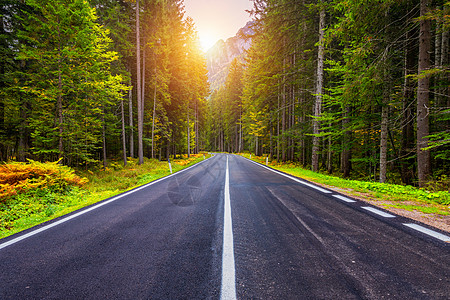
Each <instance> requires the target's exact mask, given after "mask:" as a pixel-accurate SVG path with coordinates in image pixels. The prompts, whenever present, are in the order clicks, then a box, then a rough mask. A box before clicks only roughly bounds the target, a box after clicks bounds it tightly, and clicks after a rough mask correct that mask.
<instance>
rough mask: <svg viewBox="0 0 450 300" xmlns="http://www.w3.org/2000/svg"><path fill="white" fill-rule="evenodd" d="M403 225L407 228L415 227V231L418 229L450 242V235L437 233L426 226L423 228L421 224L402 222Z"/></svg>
mask: <svg viewBox="0 0 450 300" xmlns="http://www.w3.org/2000/svg"><path fill="white" fill-rule="evenodd" d="M403 225H405V226H408V227H409V228H412V229H415V230H417V231H420V232H422V233H425V234H428V235H430V236H432V237H435V238H437V239H439V240H441V241H444V242H450V236H447V235H445V234H442V233H439V232H437V231H434V230H431V229H428V228H425V227H423V226H420V225H417V224H413V223H403Z"/></svg>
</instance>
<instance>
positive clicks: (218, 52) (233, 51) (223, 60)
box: [206, 22, 253, 90]
mask: <svg viewBox="0 0 450 300" xmlns="http://www.w3.org/2000/svg"><path fill="white" fill-rule="evenodd" d="M251 25H252V22H248V23H247V24H246V25H245V26H244V27H243V28H241V29H239V31H238V32H237V34H236V35H235V36H234V37H231V38H229V39H227V41H226V42H224V41H223V40H219V41H218V42H217V43H216V44H215V45H214V46H213V47H212V48H211V49H209V50H208V51H207V52H206V66H207V69H208V80H209V83H210V85H211V90H217V89H219V88H220V87H221V86H222V85H223V84H225V80H226V78H227V75H228V67H229V66H230V64H231V62H232V61H233V59H235V58H238V59H241V60H242V59H243V57H244V55H245V51H246V50H248V49H249V48H250V46H251V39H249V38H247V39H246V38H244V37H245V36H248V35H251V34H252V33H253V30H252V29H251Z"/></svg>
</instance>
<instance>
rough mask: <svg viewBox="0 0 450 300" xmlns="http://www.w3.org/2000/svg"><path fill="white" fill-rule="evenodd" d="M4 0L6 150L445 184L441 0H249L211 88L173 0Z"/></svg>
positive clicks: (81, 161) (192, 33)
mask: <svg viewBox="0 0 450 300" xmlns="http://www.w3.org/2000/svg"><path fill="white" fill-rule="evenodd" d="M0 1H1V5H0V9H1V12H0V17H1V22H0V26H1V28H0V35H1V38H0V60H1V61H0V68H1V69H0V161H2V162H6V161H11V160H16V161H26V160H27V159H33V160H37V161H57V160H59V161H60V162H61V163H63V164H64V165H67V166H71V167H76V168H84V169H89V168H91V167H94V166H98V164H99V163H101V164H102V165H103V166H106V165H107V164H108V161H110V160H121V161H123V163H124V164H126V163H127V157H136V158H138V160H139V164H142V163H144V158H157V159H159V160H162V159H167V158H169V157H172V156H175V157H176V156H177V155H179V154H187V155H188V156H189V155H190V154H191V153H198V152H200V151H221V152H230V153H238V152H250V153H254V154H256V155H259V156H268V157H269V159H270V160H277V161H279V162H287V161H289V162H292V163H295V164H299V165H301V166H303V167H305V168H311V169H312V170H313V171H323V172H328V173H330V174H337V175H340V176H343V177H346V178H358V179H362V180H370V181H380V182H391V183H403V184H407V185H415V186H421V187H423V186H426V185H427V184H431V183H435V184H441V185H442V186H443V187H444V189H448V186H449V182H450V178H449V177H448V174H450V126H449V125H450V86H449V82H450V80H449V75H450V72H449V27H450V17H449V15H450V2H448V1H445V0H436V1H431V0H395V1H394V0H365V1H360V0H329V1H309V0H304V1H298V0H252V2H253V9H252V10H251V11H249V14H250V15H251V17H252V19H253V28H252V29H253V34H252V35H251V36H245V37H242V38H247V39H251V40H252V47H251V48H250V49H249V50H248V53H247V54H246V56H245V58H244V59H240V60H239V59H236V60H235V61H233V63H232V64H231V66H230V67H229V74H228V77H227V79H226V82H225V85H224V86H223V87H221V88H220V89H219V90H215V91H210V88H209V84H208V78H207V70H206V62H205V57H204V53H203V52H202V51H201V50H200V46H199V40H198V36H197V33H196V29H195V23H194V20H192V19H191V18H189V17H188V16H186V15H185V13H184V9H183V1H182V0H55V1H46V0H0Z"/></svg>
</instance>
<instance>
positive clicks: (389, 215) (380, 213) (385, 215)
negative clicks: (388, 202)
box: [361, 206, 395, 218]
mask: <svg viewBox="0 0 450 300" xmlns="http://www.w3.org/2000/svg"><path fill="white" fill-rule="evenodd" d="M361 208H363V209H365V210H368V211H370V212H373V213H374V214H377V215H379V216H382V217H385V218H395V216H394V215H391V214H388V213H385V212H384V211H381V210H379V209H376V208H373V207H370V206H362V207H361Z"/></svg>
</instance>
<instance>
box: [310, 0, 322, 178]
mask: <svg viewBox="0 0 450 300" xmlns="http://www.w3.org/2000/svg"><path fill="white" fill-rule="evenodd" d="M324 29H325V10H324V9H322V10H321V11H320V15H319V50H318V54H317V81H316V101H315V103H314V120H313V134H314V135H313V147H312V159H311V160H312V170H313V171H314V172H317V171H318V170H319V144H320V137H318V136H317V135H318V134H319V120H318V118H319V117H320V115H321V114H322V87H323V58H324V45H323V39H324Z"/></svg>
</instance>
